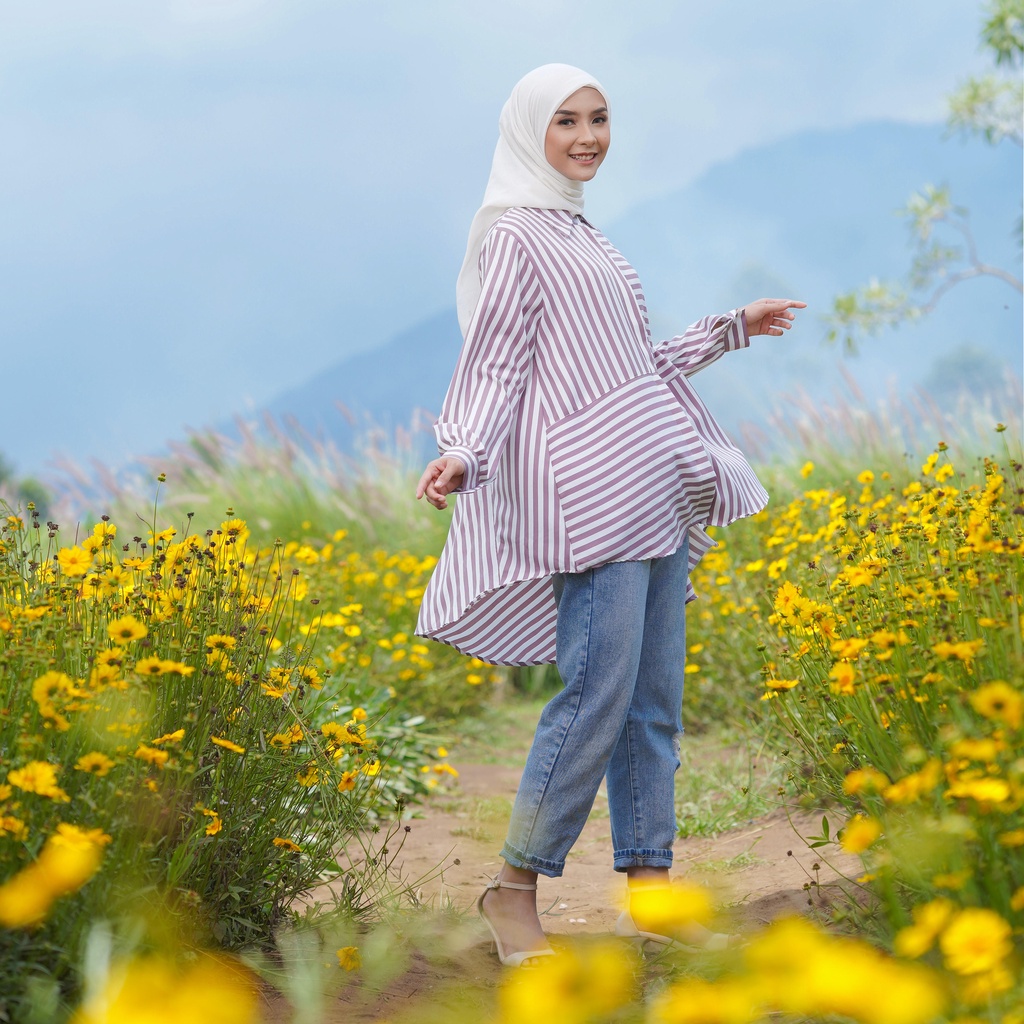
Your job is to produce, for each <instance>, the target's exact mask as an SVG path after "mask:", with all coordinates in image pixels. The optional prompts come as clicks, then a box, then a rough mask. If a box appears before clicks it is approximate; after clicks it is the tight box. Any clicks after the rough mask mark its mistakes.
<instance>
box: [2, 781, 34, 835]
mask: <svg viewBox="0 0 1024 1024" xmlns="http://www.w3.org/2000/svg"><path fill="white" fill-rule="evenodd" d="M5 788H7V789H10V786H7V787H5ZM3 836H10V837H11V838H12V839H15V840H18V841H19V842H24V840H26V839H28V827H27V826H26V824H25V822H23V821H22V820H21V819H20V818H16V817H14V815H13V814H0V838H2V837H3Z"/></svg>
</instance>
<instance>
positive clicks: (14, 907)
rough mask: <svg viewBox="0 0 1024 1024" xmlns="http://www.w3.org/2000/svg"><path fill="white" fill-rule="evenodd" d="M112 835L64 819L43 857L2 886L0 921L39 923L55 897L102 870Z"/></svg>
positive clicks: (19, 925)
mask: <svg viewBox="0 0 1024 1024" xmlns="http://www.w3.org/2000/svg"><path fill="white" fill-rule="evenodd" d="M109 842H110V836H108V835H106V834H104V832H103V831H102V830H101V829H89V830H85V829H81V828H78V827H77V826H75V825H68V824H65V823H61V824H60V825H58V826H57V831H56V832H55V833H54V834H53V835H51V836H50V837H49V838H48V839H47V840H46V842H45V844H44V845H43V848H42V850H41V851H40V853H39V857H38V858H37V859H36V860H35V861H33V863H31V864H29V865H28V866H27V867H25V868H22V870H21V871H19V872H18V873H17V874H16V875H15V876H14V877H13V878H11V879H9V880H8V881H7V882H5V883H4V884H3V885H2V886H0V924H2V925H4V926H6V927H8V928H28V927H32V926H34V925H37V924H39V923H40V922H42V920H43V919H44V918H45V916H46V914H47V913H48V912H49V910H50V907H51V906H52V905H53V903H54V901H55V900H57V899H59V898H60V897H62V896H67V895H68V894H69V893H72V892H75V891H76V890H78V889H80V888H81V887H82V886H83V885H85V883H86V882H87V881H89V879H90V878H92V876H93V875H94V874H96V872H97V871H98V870H99V866H100V861H101V860H102V857H103V846H104V845H106V844H107V843H109Z"/></svg>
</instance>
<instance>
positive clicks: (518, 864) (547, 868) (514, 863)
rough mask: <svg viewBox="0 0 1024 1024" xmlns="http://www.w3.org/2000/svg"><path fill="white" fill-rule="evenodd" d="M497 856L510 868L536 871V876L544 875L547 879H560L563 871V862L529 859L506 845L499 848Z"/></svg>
mask: <svg viewBox="0 0 1024 1024" xmlns="http://www.w3.org/2000/svg"><path fill="white" fill-rule="evenodd" d="M499 856H500V857H501V858H502V859H503V860H504V861H505V863H506V864H508V865H509V866H511V867H514V868H519V869H520V870H521V871H536V872H537V874H538V875H544V876H546V877H547V878H560V877H561V875H562V872H563V871H564V870H565V861H564V860H562V861H558V860H544V859H543V858H541V857H531V856H530V855H529V854H526V853H523V852H522V851H521V850H517V849H516V848H515V847H514V846H509V844H508V843H505V845H504V846H503V847H502V848H501V853H500V854H499Z"/></svg>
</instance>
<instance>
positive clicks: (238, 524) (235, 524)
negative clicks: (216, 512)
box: [220, 519, 249, 544]
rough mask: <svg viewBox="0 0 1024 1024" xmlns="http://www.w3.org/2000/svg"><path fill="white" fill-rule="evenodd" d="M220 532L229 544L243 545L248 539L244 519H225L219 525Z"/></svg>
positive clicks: (247, 528)
mask: <svg viewBox="0 0 1024 1024" xmlns="http://www.w3.org/2000/svg"><path fill="white" fill-rule="evenodd" d="M220 532H221V534H223V535H224V539H225V540H226V541H227V543H229V544H234V543H236V542H237V543H239V544H244V543H245V542H246V541H247V540H248V539H249V527H248V526H247V525H246V522H245V520H244V519H227V520H225V521H224V522H223V523H221V524H220Z"/></svg>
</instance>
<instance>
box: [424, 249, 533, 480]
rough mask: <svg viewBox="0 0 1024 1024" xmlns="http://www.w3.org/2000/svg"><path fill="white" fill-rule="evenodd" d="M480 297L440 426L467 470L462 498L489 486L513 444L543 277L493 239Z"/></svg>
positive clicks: (442, 442)
mask: <svg viewBox="0 0 1024 1024" xmlns="http://www.w3.org/2000/svg"><path fill="white" fill-rule="evenodd" d="M480 269H481V278H482V281H481V294H480V300H479V302H478V304H477V308H476V312H475V313H474V315H473V319H472V322H471V323H470V325H469V330H468V331H467V332H466V340H465V342H464V344H463V346H462V352H461V353H460V355H459V361H458V363H457V364H456V366H455V373H454V375H453V376H452V382H451V384H450V385H449V387H448V394H447V395H446V396H445V400H444V405H443V406H442V408H441V415H440V416H439V418H438V421H437V423H436V424H435V426H434V433H435V435H436V437H437V447H438V451H439V452H440V453H441V454H442V455H448V456H452V457H454V458H457V459H459V460H460V461H461V462H462V463H463V464H464V465H465V467H466V473H465V476H464V478H463V483H462V487H461V488H460V490H462V491H470V490H474V489H475V488H477V487H481V486H483V485H484V484H486V483H487V482H488V480H489V479H490V476H491V474H492V473H493V471H494V467H495V466H496V465H497V463H498V461H499V460H500V458H501V454H502V451H503V450H504V448H505V445H506V443H507V441H508V434H509V428H510V426H511V424H512V420H513V417H514V416H515V412H516V407H517V405H518V402H519V397H520V395H521V394H522V391H523V388H524V387H525V385H526V381H527V378H528V375H529V372H530V366H531V364H532V361H533V340H532V339H533V331H532V319H533V315H534V312H535V310H536V309H537V308H539V306H538V297H539V286H538V284H537V281H536V275H535V273H534V271H533V268H532V266H531V265H530V262H529V260H528V259H527V258H526V256H525V254H524V253H523V251H522V247H521V245H520V243H519V241H518V240H517V239H516V237H515V236H514V235H513V234H511V233H510V232H507V231H492V232H491V233H490V234H489V235H488V237H487V239H486V241H485V243H484V246H483V249H482V251H481V255H480Z"/></svg>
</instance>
